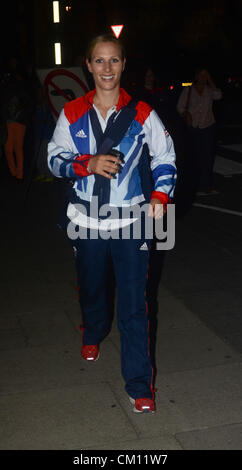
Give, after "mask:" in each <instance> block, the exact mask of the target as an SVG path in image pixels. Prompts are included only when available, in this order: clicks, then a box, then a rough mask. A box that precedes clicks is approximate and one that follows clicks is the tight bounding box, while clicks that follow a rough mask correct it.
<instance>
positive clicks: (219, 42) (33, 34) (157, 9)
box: [1, 0, 242, 82]
mask: <svg viewBox="0 0 242 470" xmlns="http://www.w3.org/2000/svg"><path fill="white" fill-rule="evenodd" d="M66 6H71V10H69V12H66V9H65V7H66ZM60 9H61V11H60V14H61V23H60V24H53V21H52V1H50V0H34V1H25V0H18V1H16V0H15V1H14V0H13V1H11V2H8V3H5V4H3V6H2V7H1V62H2V64H3V63H4V61H5V60H6V58H7V57H8V56H9V55H15V56H19V57H20V58H21V59H23V60H26V61H30V62H32V63H34V64H35V66H36V67H37V68H38V67H46V66H47V67H49V66H53V65H54V58H53V45H52V44H53V42H55V41H57V40H59V41H61V43H62V44H63V65H65V66H70V65H75V64H76V61H77V60H78V57H80V56H83V55H84V54H85V50H86V45H87V42H88V40H89V39H90V38H92V37H93V36H95V35H96V34H99V33H102V32H106V31H111V30H110V25H111V24H124V29H123V32H122V34H121V39H122V40H123V42H124V44H125V46H126V49H127V57H128V66H129V68H128V70H129V73H130V74H132V73H135V72H136V73H137V72H139V70H142V68H139V65H140V66H141V67H142V65H143V64H145V65H146V64H152V66H153V68H155V69H156V71H157V72H158V73H159V76H160V77H161V79H162V80H163V81H165V80H168V81H175V80H180V79H182V80H190V78H191V71H192V70H193V68H194V66H196V65H198V64H200V63H202V64H204V65H206V66H207V67H208V68H209V69H210V71H211V72H212V74H213V75H214V76H215V78H216V79H217V81H219V82H222V81H223V80H226V77H227V76H229V75H231V74H232V75H239V74H240V73H241V60H240V56H239V54H238V50H239V46H240V44H241V24H242V0H232V1H231V0H230V1H228V0H210V1H206V0H203V1H196V2H194V4H193V5H191V4H190V2H181V1H179V2H174V1H171V0H149V1H147V0H129V1H128V0H122V1H120V0H69V1H63V0H62V1H60ZM6 25H7V27H6ZM4 26H5V28H4ZM2 64H1V65H2Z"/></svg>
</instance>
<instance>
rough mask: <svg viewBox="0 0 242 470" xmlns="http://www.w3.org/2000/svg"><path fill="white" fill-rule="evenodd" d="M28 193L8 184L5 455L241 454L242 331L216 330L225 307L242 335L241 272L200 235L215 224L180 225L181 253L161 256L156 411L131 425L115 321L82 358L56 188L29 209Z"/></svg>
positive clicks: (1, 390)
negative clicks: (95, 352) (96, 352)
mask: <svg viewBox="0 0 242 470" xmlns="http://www.w3.org/2000/svg"><path fill="white" fill-rule="evenodd" d="M22 194H23V188H22V187H21V186H17V183H15V182H12V181H11V180H6V181H4V182H3V183H2V185H1V200H2V203H3V211H2V222H3V223H2V231H1V271H0V287H1V300H0V310H1V315H0V335H1V343H0V375H1V383H0V449H28V450H31V449H83V450H87V449H93V450H94V449H98V450H100V449H111V450H119V449H120V450H126V449H129V450H136V449H137V450H139V449H144V450H150V449H154V450H156V449H158V450H161V449H163V450H164V449H165V450H176V449H189V450H192V449H242V394H241V389H242V348H240V347H239V339H240V338H241V330H239V328H238V329H237V331H234V328H235V326H234V325H235V324H234V323H232V319H231V323H230V325H229V324H228V325H227V327H228V330H229V327H230V330H229V331H230V333H231V336H229V335H228V336H226V334H224V329H219V328H218V326H219V325H220V326H221V325H222V323H221V322H222V321H223V320H224V318H225V316H226V314H227V311H228V308H229V309H231V317H233V316H234V317H236V318H237V320H236V321H237V323H236V326H237V325H240V327H241V323H242V322H241V319H240V315H241V311H242V310H241V306H242V296H241V291H240V289H241V284H240V280H241V262H240V259H239V260H238V264H236V263H235V260H234V257H233V256H231V254H229V253H226V252H224V253H222V248H221V249H220V247H219V248H218V249H217V248H215V242H214V237H213V236H212V235H211V234H210V232H209V233H208V232H206V230H205V228H203V229H202V227H204V225H205V224H204V223H205V222H207V223H208V224H209V223H210V226H212V225H211V219H209V220H208V219H206V218H205V215H204V210H203V209H199V208H193V209H191V211H190V212H189V213H188V214H187V215H186V216H185V217H183V218H181V219H179V220H178V221H177V235H176V237H177V240H176V246H175V248H174V250H173V251H172V252H167V253H166V254H165V260H164V268H163V274H162V282H161V285H160V290H159V302H160V309H159V317H158V331H157V345H156V363H157V380H156V387H157V388H158V391H157V394H156V403H157V412H156V413H155V414H154V415H152V414H149V415H136V414H134V413H133V412H132V410H131V408H130V405H129V402H128V398H127V395H126V393H125V391H124V383H123V379H122V377H121V372H120V340H119V333H118V331H117V326H116V321H115V319H114V323H113V328H112V331H111V333H110V335H109V336H108V337H107V338H106V339H105V341H104V342H103V343H102V345H101V355H100V359H99V360H98V361H97V362H96V363H85V362H84V361H82V360H81V358H80V333H79V331H78V329H77V326H78V324H79V322H80V316H79V315H80V314H79V305H78V300H77V291H76V280H75V269H74V260H73V257H72V252H71V249H70V247H69V245H68V243H67V241H66V240H65V239H64V237H63V234H62V232H61V231H60V230H59V229H58V228H57V222H58V217H57V215H56V214H57V212H58V210H59V202H58V200H59V187H58V184H57V183H51V184H44V183H43V184H40V183H35V184H33V185H32V187H31V191H30V193H29V199H28V201H27V205H26V206H25V207H24V210H23V206H22ZM7 198H8V199H7ZM213 217H214V215H213ZM199 224H200V225H199ZM207 228H208V226H207ZM200 229H201V230H200ZM202 230H204V231H203V232H202ZM221 246H222V245H221ZM238 250H239V248H238ZM222 257H223V261H222ZM240 257H241V251H240ZM231 276H232V279H233V282H232V280H231ZM213 316H214V323H213V321H212V320H213V318H212V317H213ZM215 319H217V320H216V321H215ZM226 321H227V317H226ZM231 325H232V326H231ZM227 327H226V328H227ZM221 328H222V327H221ZM236 333H237V337H236ZM236 338H237V342H236ZM236 345H237V346H236Z"/></svg>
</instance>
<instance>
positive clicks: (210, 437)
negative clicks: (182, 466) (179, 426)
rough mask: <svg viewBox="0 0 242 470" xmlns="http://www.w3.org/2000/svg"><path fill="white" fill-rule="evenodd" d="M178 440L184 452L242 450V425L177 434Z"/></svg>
mask: <svg viewBox="0 0 242 470" xmlns="http://www.w3.org/2000/svg"><path fill="white" fill-rule="evenodd" d="M176 439H177V440H178V442H180V444H181V446H182V448H183V449H184V450H228V451H229V450H242V424H241V423H239V424H236V423H235V424H230V425H224V426H215V427H211V428H205V429H197V430H195V431H189V432H185V433H177V434H176ZM232 460H233V456H231V464H232Z"/></svg>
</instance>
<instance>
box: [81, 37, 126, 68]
mask: <svg viewBox="0 0 242 470" xmlns="http://www.w3.org/2000/svg"><path fill="white" fill-rule="evenodd" d="M100 42H113V43H114V44H116V45H117V46H118V47H119V48H120V51H121V59H122V61H123V60H124V58H125V50H124V46H123V44H122V43H121V41H120V40H119V39H117V38H115V36H113V35H112V34H111V33H110V34H100V35H99V36H96V37H95V38H93V39H92V41H91V42H90V43H89V45H88V48H87V53H86V58H87V60H88V62H91V60H92V53H93V51H94V48H95V47H96V45H97V44H99V43H100Z"/></svg>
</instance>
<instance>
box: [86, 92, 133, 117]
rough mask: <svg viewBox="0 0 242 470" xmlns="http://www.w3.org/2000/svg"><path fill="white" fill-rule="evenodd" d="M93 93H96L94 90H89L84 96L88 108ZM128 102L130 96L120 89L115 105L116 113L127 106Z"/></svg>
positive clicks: (91, 102) (90, 105)
mask: <svg viewBox="0 0 242 470" xmlns="http://www.w3.org/2000/svg"><path fill="white" fill-rule="evenodd" d="M95 93H96V89H94V90H91V91H89V92H88V93H87V94H86V99H87V103H88V108H92V105H93V98H94V95H95ZM130 100H131V96H130V95H129V94H128V93H127V92H126V91H125V90H124V89H123V88H120V95H119V99H118V104H117V112H118V111H119V110H120V109H121V108H123V107H124V106H127V104H128V103H129V102H130Z"/></svg>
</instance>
